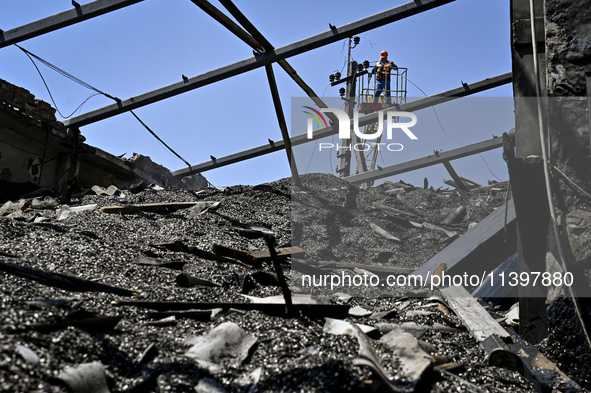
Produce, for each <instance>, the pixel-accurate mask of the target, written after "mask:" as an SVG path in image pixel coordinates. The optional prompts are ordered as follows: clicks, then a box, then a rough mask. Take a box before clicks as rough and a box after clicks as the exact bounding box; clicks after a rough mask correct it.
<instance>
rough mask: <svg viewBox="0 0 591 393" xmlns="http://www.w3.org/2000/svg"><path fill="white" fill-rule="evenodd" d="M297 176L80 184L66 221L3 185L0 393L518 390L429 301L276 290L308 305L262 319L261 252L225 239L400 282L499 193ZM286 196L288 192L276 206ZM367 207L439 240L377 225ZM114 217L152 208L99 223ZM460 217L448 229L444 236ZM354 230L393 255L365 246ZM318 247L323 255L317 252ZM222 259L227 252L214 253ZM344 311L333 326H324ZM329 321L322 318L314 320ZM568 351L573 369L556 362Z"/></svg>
mask: <svg viewBox="0 0 591 393" xmlns="http://www.w3.org/2000/svg"><path fill="white" fill-rule="evenodd" d="M304 179H305V180H306V182H305V184H306V187H305V188H302V189H294V190H292V187H291V184H290V180H289V179H283V180H279V181H276V182H273V183H268V184H263V185H259V186H254V187H253V186H233V187H228V188H226V189H224V190H217V189H211V188H210V189H204V190H202V191H199V192H194V191H188V190H184V189H179V188H174V187H160V186H155V185H151V186H148V187H142V188H135V189H134V188H130V189H116V188H110V189H104V188H101V187H95V188H93V189H92V190H80V192H78V193H75V194H74V195H73V199H72V203H71V204H70V205H69V206H62V205H59V204H58V202H57V198H56V197H57V195H52V194H51V193H48V192H47V191H45V192H43V193H41V195H39V196H36V194H35V191H36V190H35V187H32V186H27V185H22V184H21V185H18V184H10V183H4V184H3V188H2V190H3V191H2V198H3V200H2V203H3V206H2V209H0V211H1V213H0V214H1V215H2V217H1V218H0V226H1V231H0V236H1V237H2V241H1V242H0V262H1V268H2V271H3V273H1V274H0V285H1V288H2V292H1V303H0V312H1V313H2V319H1V321H2V322H1V328H0V334H1V335H2V340H1V344H0V390H2V391H14V392H25V391H47V392H62V391H74V392H85V391H101V392H107V391H110V392H148V391H154V392H187V391H198V392H205V391H208V392H211V391H220V392H223V391H227V392H230V391H232V392H233V391H236V392H271V391H298V392H299V391H318V392H319V391H323V392H324V391H334V392H342V391H355V392H357V391H368V392H370V391H388V390H390V391H405V392H406V391H413V390H414V391H431V392H449V391H452V390H453V391H490V392H496V391H504V392H510V391H514V392H523V391H535V387H534V384H533V383H532V382H530V381H528V380H527V379H526V378H525V377H524V376H523V375H522V374H520V373H519V372H517V371H511V370H507V369H503V368H500V367H496V366H490V365H489V364H488V363H487V356H486V354H485V353H484V351H483V350H482V349H481V348H480V347H479V346H478V344H477V343H476V342H475V341H474V339H473V338H472V336H471V335H470V333H469V332H468V331H467V330H466V329H465V327H464V326H463V324H462V320H461V319H460V318H458V316H456V315H455V314H454V312H453V311H451V310H450V309H449V307H448V306H447V305H446V304H445V301H444V300H443V299H442V298H441V297H440V296H439V295H438V294H437V291H433V292H430V291H426V292H425V293H423V295H424V297H422V298H417V297H415V296H414V295H411V294H405V293H404V292H401V293H396V294H394V293H392V294H384V293H379V294H374V293H365V294H362V296H353V297H351V296H350V295H346V294H342V293H341V294H339V293H336V294H335V293H334V292H333V293H330V292H326V293H321V294H318V295H317V296H312V297H309V296H308V295H306V294H305V293H298V289H297V288H296V287H295V286H292V291H293V293H292V295H293V298H294V299H296V298H301V299H308V300H313V301H314V302H315V303H316V304H317V305H318V304H324V306H323V307H325V308H322V309H321V308H319V309H315V308H314V307H312V306H311V307H310V308H309V309H304V308H300V309H298V312H297V315H295V316H293V317H290V318H286V317H285V315H280V314H281V312H280V311H281V306H280V307H279V308H273V307H271V306H270V305H269V303H276V302H279V303H281V300H279V301H277V299H282V297H281V294H282V293H281V290H280V288H279V287H278V286H277V280H276V278H277V277H276V276H275V271H274V269H273V265H272V264H271V262H270V260H269V258H268V257H267V258H265V257H261V256H260V255H259V254H256V253H257V252H258V253H260V252H263V253H264V252H265V251H268V248H267V244H266V243H265V241H264V239H262V238H258V239H249V238H247V237H244V236H241V235H240V234H239V231H238V229H239V228H245V227H249V228H259V227H264V228H268V229H269V230H270V231H272V233H273V235H274V239H275V242H276V243H275V247H276V248H277V249H278V250H281V249H286V250H289V249H290V248H291V252H293V253H294V255H293V256H292V257H291V258H290V257H289V252H288V256H286V257H283V258H282V259H281V263H282V266H283V268H284V270H285V271H286V273H287V278H288V280H289V279H291V280H294V279H295V278H294V277H297V275H298V274H299V273H297V272H295V271H293V272H292V273H289V269H290V267H291V265H292V262H293V261H296V260H312V259H315V260H323V261H332V262H342V263H357V264H364V263H370V262H371V263H372V264H374V265H381V266H386V267H397V268H408V269H413V268H417V267H419V266H420V265H421V264H422V263H424V262H425V261H426V260H427V259H429V258H430V257H431V256H433V255H434V254H436V253H437V252H439V251H440V250H441V249H443V248H444V247H445V246H446V245H447V244H449V243H450V242H452V241H453V236H451V237H450V233H449V232H455V233H457V235H458V236H459V235H460V234H462V233H464V232H465V231H467V230H468V228H469V227H470V225H471V223H475V222H478V221H480V220H482V219H483V218H484V217H486V216H487V215H489V214H490V213H491V212H492V211H493V210H494V209H495V208H497V207H499V206H501V205H503V204H504V203H506V198H507V196H508V193H507V184H505V183H498V184H492V185H490V186H487V187H482V188H480V189H477V190H473V191H472V192H470V193H461V192H458V191H456V190H447V189H446V190H442V189H437V190H434V189H432V188H431V189H423V188H416V187H413V186H411V185H408V184H405V183H403V182H399V183H392V182H384V184H382V185H380V186H377V187H372V188H370V189H368V190H363V189H360V188H358V187H355V186H351V185H349V184H348V183H347V182H345V181H342V180H339V179H337V178H334V177H332V176H330V175H320V174H311V175H306V176H304ZM395 189H397V190H402V191H392V190H395ZM37 191H38V190H37ZM292 191H294V195H295V194H297V193H298V192H299V196H298V197H297V198H295V199H294V200H293V201H292ZM304 191H305V192H304ZM17 194H20V195H19V196H18V197H15V195H17ZM27 194H28V195H27ZM302 196H304V198H305V199H304V200H303V201H304V202H305V203H300V202H298V198H301V197H302ZM300 201H302V200H301V199H300ZM327 201H330V202H331V203H327ZM335 201H336V203H335ZM181 202H182V203H183V204H181ZM189 202H190V203H189ZM175 203H176V204H175ZM186 203H189V206H190V207H187V204H186ZM376 204H378V205H383V206H389V207H392V208H395V209H398V210H399V211H406V212H408V213H410V214H412V218H414V220H415V221H420V222H429V223H432V224H433V226H434V227H436V228H439V229H429V228H426V227H424V226H423V227H421V228H419V227H412V228H406V227H404V226H401V225H399V224H400V223H399V224H396V223H395V222H392V221H391V220H390V221H387V220H386V218H384V214H383V212H381V211H380V210H379V209H377V208H376V207H375V206H376ZM113 206H117V207H121V206H127V207H129V206H135V207H137V206H144V207H145V206H152V208H145V209H141V208H138V209H135V210H132V211H129V210H119V211H118V212H115V213H111V214H110V213H109V212H110V211H112V210H110V209H109V208H110V207H113ZM154 206H158V207H157V208H154ZM333 206H338V208H334V207H333ZM460 206H463V207H464V208H465V210H466V211H465V213H464V214H462V215H461V218H456V221H455V222H452V223H447V224H445V223H443V222H444V221H445V218H446V216H448V215H449V213H450V212H451V211H453V210H455V209H457V208H458V207H460ZM345 210H346V211H345ZM294 211H297V214H294ZM323 215H334V217H341V218H340V220H341V221H340V222H339V228H341V229H340V231H341V232H340V235H339V236H338V237H334V236H333V237H331V236H330V234H329V233H325V232H323V231H327V230H330V228H322V223H323V219H324V218H323ZM292 216H293V218H294V223H293V225H292ZM297 217H299V221H298V218H297ZM370 221H371V222H375V223H376V224H377V225H379V226H381V227H384V228H385V229H386V230H387V231H388V232H390V233H391V234H392V235H393V236H395V237H396V238H398V239H399V240H400V242H392V241H391V240H388V239H385V238H382V237H380V236H378V235H376V234H375V233H374V232H372V229H371V228H370V226H369V225H368V223H369V222H370ZM298 227H300V231H302V233H303V232H306V231H307V230H308V229H310V228H312V229H313V230H314V234H315V235H314V236H315V237H316V239H317V241H316V242H308V243H306V245H307V246H308V247H309V249H306V250H304V251H305V256H302V255H298V256H297V258H296V255H295V254H296V250H295V247H296V245H295V244H292V230H294V237H296V238H297V236H298V235H297V233H295V232H297V230H298V229H297V228H298ZM302 228H304V229H302ZM442 228H443V229H444V230H440V229H442ZM328 238H331V239H337V240H335V241H338V242H339V244H338V247H333V248H332V250H329V249H327V248H326V247H325V246H324V244H325V243H326V242H325V240H326V239H328ZM228 249H231V250H234V251H236V252H238V251H239V253H237V254H232V255H233V257H231V256H228V252H227V250H228ZM219 250H225V251H224V252H220V251H219ZM368 250H369V251H368ZM372 250H373V251H372ZM372 253H373V254H372ZM245 255H247V256H249V257H245ZM369 256H371V258H369ZM370 259H371V260H370ZM15 266H16V267H15ZM19 268H24V269H28V270H22V269H20V270H19ZM15 269H16V270H15ZM15 272H16V273H15ZM64 283H65V284H64ZM97 284H100V285H102V286H98V287H96V286H95V285H97ZM64 288H66V289H64ZM246 296H248V298H247V297H246ZM307 296H308V297H307ZM253 302H254V303H253ZM257 302H262V303H264V305H261V306H260V307H258V306H257V304H260V303H257ZM294 303H295V301H294ZM171 304H176V305H177V306H176V307H173V306H171ZM179 304H180V306H179ZM245 304H250V306H248V307H246V306H244V305H245ZM253 304H254V306H253ZM183 305H185V306H183ZM207 305H209V306H208V307H206V306H207ZM343 306H346V310H348V311H346V312H345V314H344V315H338V312H340V310H342V308H338V307H343ZM330 307H334V310H333V311H330ZM489 307H490V308H491V310H492V309H494V308H495V306H494V305H492V304H491V305H490V306H489ZM553 307H556V306H553ZM337 308H338V309H337ZM278 310H279V313H278ZM327 310H328V311H327ZM335 310H337V311H338V312H337V311H335ZM495 311H496V312H499V313H501V314H503V313H504V310H503V309H502V308H500V309H499V308H498V307H496V310H495ZM330 312H336V314H335V315H332V316H334V317H335V318H325V317H326V316H327V315H329V314H330ZM278 314H279V315H278ZM551 315H556V317H557V318H559V319H561V320H562V319H564V318H566V317H565V316H564V315H563V314H562V313H558V314H556V313H555V314H551ZM352 323H354V324H355V325H353V324H352ZM505 323H506V322H502V324H505ZM343 324H344V325H343ZM355 326H359V327H360V328H361V330H364V333H359V331H358V330H356V329H357V328H356V327H355ZM507 326H508V325H507ZM557 326H561V325H557ZM396 329H402V330H396ZM571 329H573V330H574V329H576V327H574V326H571V327H569V331H570V330H571ZM393 330H394V331H396V332H397V333H394V334H393V333H391V331H393ZM406 336H409V338H408V340H410V341H405V342H406V343H408V342H411V343H414V344H413V345H415V347H416V346H417V345H419V346H420V351H422V352H421V353H425V357H426V358H427V359H428V361H427V362H426V363H425V364H423V366H421V362H418V363H416V365H415V363H414V361H416V359H409V358H408V354H404V353H403V352H402V353H401V352H400V350H397V349H396V348H397V347H396V345H401V344H400V343H398V344H396V345H393V344H392V340H397V338H396V337H406ZM368 337H369V338H368ZM380 337H381V339H380ZM562 337H563V336H562V335H561V334H559V333H556V334H553V335H551V336H550V338H549V339H548V342H547V343H545V344H543V345H542V346H541V348H542V350H543V352H544V353H545V354H546V356H547V357H549V358H550V359H552V360H555V361H557V362H558V364H559V366H560V367H562V370H563V371H564V372H565V373H566V374H567V375H569V376H570V377H571V378H573V379H574V380H575V381H576V382H577V383H579V384H580V385H581V386H583V387H584V388H589V387H591V383H590V381H589V379H588V376H589V375H590V373H589V369H588V367H589V366H588V362H585V361H584V359H588V358H589V356H590V355H589V353H586V352H585V350H584V349H581V348H579V347H578V343H577V342H573V341H565V340H563V339H562ZM579 344H580V343H579ZM405 345H406V344H405ZM415 347H412V348H415ZM575 347H576V348H575ZM417 348H418V347H417ZM417 350H419V349H417ZM573 351H574V352H573ZM575 352H576V353H577V357H578V359H579V360H578V361H577V364H574V363H573V362H569V361H568V356H565V354H567V353H575ZM360 359H365V360H363V361H362V360H360ZM368 359H370V360H368ZM422 361H423V363H424V359H423V360H422ZM372 362H373V363H372ZM411 364H412V365H413V366H411ZM368 365H369V366H368ZM376 365H377V366H376ZM409 367H410V369H409ZM413 367H414V368H415V369H414V373H413V370H412V369H413ZM417 370H418V371H417ZM380 372H381V373H382V375H385V379H384V378H380V377H379V375H380ZM89 386H92V387H89ZM393 389H394V390H393Z"/></svg>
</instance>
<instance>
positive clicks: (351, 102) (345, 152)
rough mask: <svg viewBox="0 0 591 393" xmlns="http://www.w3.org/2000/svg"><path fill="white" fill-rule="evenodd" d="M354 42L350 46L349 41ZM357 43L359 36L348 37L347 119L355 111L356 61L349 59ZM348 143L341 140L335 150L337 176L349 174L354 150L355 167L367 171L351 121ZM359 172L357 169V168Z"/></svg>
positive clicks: (351, 117) (351, 116) (345, 97)
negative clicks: (337, 166) (338, 162)
mask: <svg viewBox="0 0 591 393" xmlns="http://www.w3.org/2000/svg"><path fill="white" fill-rule="evenodd" d="M352 42H353V43H354V45H353V46H351V43H352ZM358 44H359V37H355V38H353V39H352V38H351V37H349V48H348V51H347V87H346V90H345V96H344V99H345V112H346V113H347V116H349V119H353V113H354V111H355V105H356V102H355V96H356V95H357V93H356V90H357V78H356V77H355V73H356V71H357V62H355V61H351V49H354V48H355V47H356V46H357V45H358ZM349 135H350V139H349V144H348V143H347V142H346V140H342V141H340V142H341V146H340V149H339V150H337V158H340V159H341V166H340V167H339V168H337V172H338V173H339V177H347V176H350V175H351V151H354V152H355V160H356V163H357V168H358V169H359V168H363V170H362V172H366V171H367V164H366V162H365V155H364V154H363V151H362V150H361V149H358V150H359V151H358V150H356V149H355V148H354V147H355V146H356V145H357V144H358V143H359V138H357V136H356V135H355V132H354V130H353V123H352V122H350V125H349ZM358 172H359V170H358Z"/></svg>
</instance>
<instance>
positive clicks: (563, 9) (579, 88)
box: [545, 0, 591, 264]
mask: <svg viewBox="0 0 591 393" xmlns="http://www.w3.org/2000/svg"><path fill="white" fill-rule="evenodd" d="M545 6H546V17H545V28H546V64H547V80H546V81H547V91H548V96H549V97H550V98H551V99H550V100H549V113H548V119H549V128H550V130H549V131H550V146H551V149H550V151H551V155H550V160H551V162H552V163H553V164H554V165H556V166H557V167H558V168H559V169H560V171H562V172H563V173H564V174H565V175H566V176H568V178H569V179H571V180H572V181H573V182H574V183H576V184H577V185H578V186H579V187H581V188H582V189H583V190H585V191H586V192H587V193H591V155H590V152H591V151H590V146H589V138H590V136H589V134H590V129H589V127H590V124H591V123H590V121H589V120H591V119H589V116H590V114H589V113H588V112H589V110H588V102H587V100H586V99H585V96H586V95H587V91H588V90H587V88H588V86H587V83H589V82H587V79H589V78H588V77H587V75H589V73H591V12H590V11H589V1H588V0H546V4H545ZM587 99H589V97H587ZM554 173H555V174H556V172H554ZM555 180H557V184H560V188H559V190H560V192H559V195H560V196H561V198H559V199H558V208H559V209H561V210H562V212H563V214H564V215H567V218H566V220H565V221H566V224H567V229H568V232H569V238H570V243H571V247H572V251H573V253H574V256H575V259H576V260H578V261H579V262H582V261H585V263H586V264H587V263H590V262H591V258H590V255H589V252H588V250H589V249H590V248H591V239H590V236H589V233H591V219H590V217H591V205H590V202H591V201H590V200H589V199H588V198H587V197H586V196H585V195H584V194H583V193H582V192H581V191H580V190H577V189H576V187H574V186H573V185H572V183H570V182H569V181H568V180H566V179H565V178H564V176H562V175H557V177H556V178H555ZM558 180H559V181H558Z"/></svg>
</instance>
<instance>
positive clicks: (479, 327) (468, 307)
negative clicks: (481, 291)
mask: <svg viewBox="0 0 591 393" xmlns="http://www.w3.org/2000/svg"><path fill="white" fill-rule="evenodd" d="M439 291H440V292H441V295H442V296H443V297H444V299H445V301H446V302H447V304H448V305H449V307H450V308H451V309H452V310H453V311H454V312H455V313H456V315H457V316H458V317H460V319H461V320H462V321H463V322H464V325H465V326H466V328H467V329H468V331H469V332H470V334H472V337H474V339H475V340H476V341H478V342H479V343H481V342H483V341H484V340H486V339H487V338H488V337H489V336H492V335H497V336H499V337H502V338H506V337H509V333H507V331H506V330H505V329H503V327H502V326H501V325H499V323H498V322H497V321H495V320H494V319H493V317H491V316H490V314H489V313H488V311H486V310H485V309H484V308H482V306H481V305H480V304H479V303H478V302H477V301H476V299H474V298H473V297H472V295H470V293H469V292H468V291H466V289H465V288H464V287H461V286H458V287H447V288H440V289H439Z"/></svg>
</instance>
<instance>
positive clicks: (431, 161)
mask: <svg viewBox="0 0 591 393" xmlns="http://www.w3.org/2000/svg"><path fill="white" fill-rule="evenodd" d="M501 146H503V138H500V137H496V138H492V139H487V140H485V141H482V142H477V143H473V144H471V145H468V146H462V147H458V148H457V149H452V150H448V151H443V152H440V153H438V154H431V155H428V156H426V157H421V158H416V159H414V160H410V161H406V162H402V163H400V164H395V165H390V166H387V167H384V168H381V169H376V170H373V171H368V172H364V173H359V174H357V175H352V176H349V177H345V178H344V180H346V181H348V182H349V183H353V184H359V183H366V182H368V181H372V180H378V179H383V178H385V177H390V176H396V175H399V174H401V173H406V172H411V171H414V170H417V169H421V168H426V167H428V166H432V165H437V164H442V163H445V162H447V161H451V160H456V159H458V158H462V157H467V156H471V155H473V154H478V153H482V152H484V151H488V150H492V149H496V148H499V147H501Z"/></svg>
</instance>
